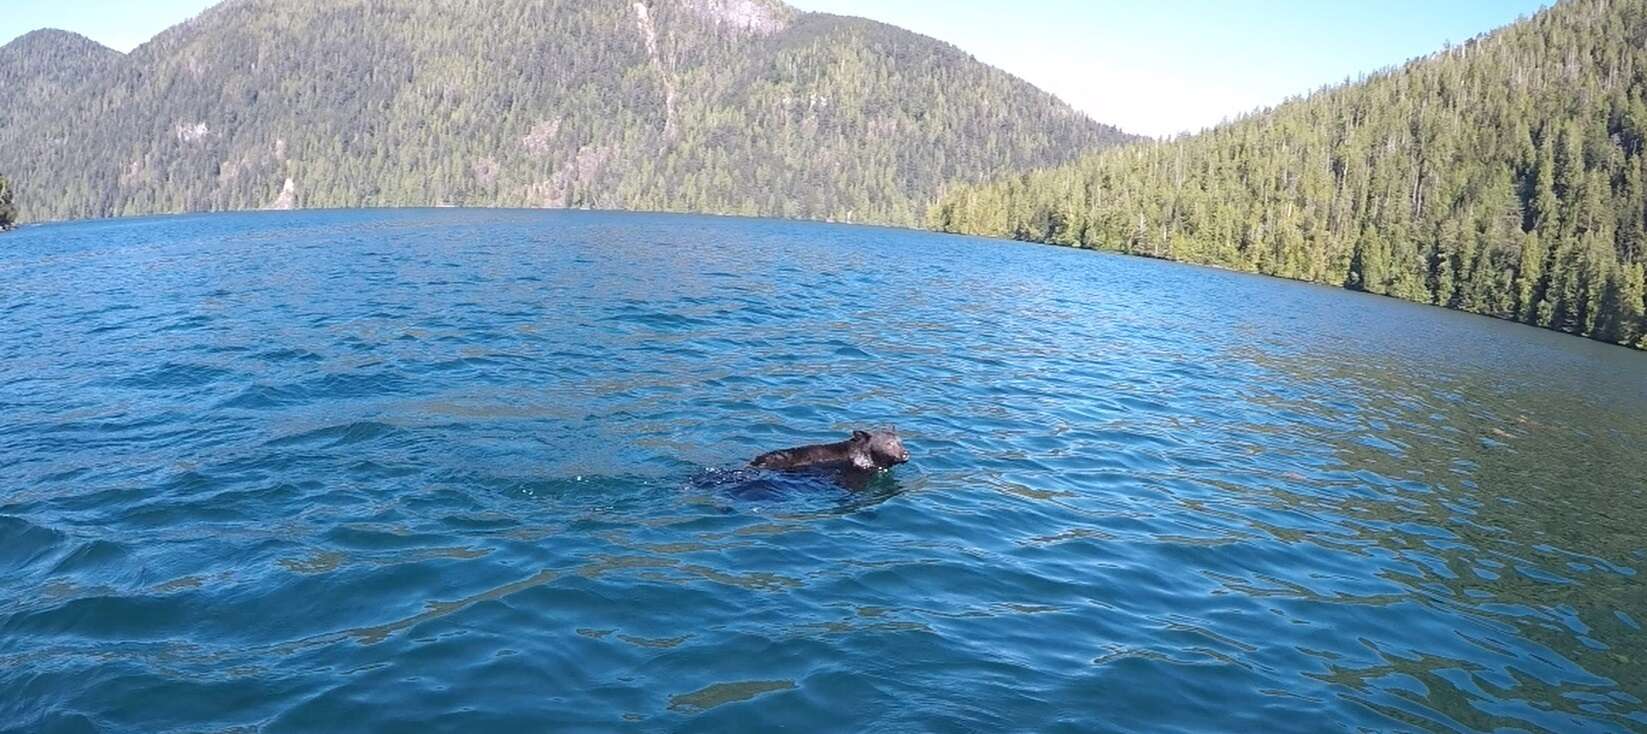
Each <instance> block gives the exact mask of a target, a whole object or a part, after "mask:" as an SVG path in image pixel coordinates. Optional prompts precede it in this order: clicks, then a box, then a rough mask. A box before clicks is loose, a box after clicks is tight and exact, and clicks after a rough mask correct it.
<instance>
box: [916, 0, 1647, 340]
mask: <svg viewBox="0 0 1647 734" xmlns="http://www.w3.org/2000/svg"><path fill="white" fill-rule="evenodd" d="M1644 142H1647V0H1565V1H1564V2H1561V3H1559V4H1558V5H1556V6H1555V7H1553V8H1551V9H1549V10H1546V11H1544V12H1542V13H1540V14H1539V15H1537V16H1536V17H1533V18H1531V19H1527V20H1525V21H1523V22H1520V23H1517V24H1515V25H1512V26H1510V27H1508V28H1506V29H1503V30H1501V31H1499V32H1496V33H1493V34H1491V35H1488V36H1484V37H1481V38H1478V39H1475V40H1473V41H1470V42H1468V43H1465V44H1463V45H1461V46H1457V47H1454V48H1449V49H1446V50H1445V51H1442V52H1440V53H1437V54H1435V55H1433V56H1430V57H1427V58H1424V59H1420V60H1417V61H1414V62H1412V63H1410V64H1407V65H1406V66H1404V67H1401V68H1398V69H1394V70H1390V71H1388V72H1385V73H1380V74H1377V75H1375V76H1373V77H1371V78H1368V79H1365V80H1361V81H1357V82H1355V83H1349V84H1346V85H1344V86H1341V87H1337V88H1333V89H1327V90H1323V91H1321V92H1319V93H1316V94H1314V95H1311V96H1309V97H1307V98H1304V99H1299V100H1295V101H1292V102H1289V103H1287V104H1284V105H1281V106H1280V107H1277V108H1275V109H1273V110H1268V111H1265V112H1261V113H1258V114H1255V115H1252V116H1250V117H1248V118H1246V119H1243V120H1239V121H1237V122H1234V123H1231V124H1227V125H1224V126H1221V127H1218V128H1216V129H1214V130H1211V131H1209V132H1206V133H1203V134H1200V135H1195V136H1189V137H1184V138H1181V139H1178V140H1175V141H1172V142H1165V143H1159V144H1150V145H1139V146H1132V147H1128V148H1124V149H1121V150H1115V151H1110V152H1104V153H1099V154H1096V155H1092V156H1090V157H1087V158H1084V159H1083V160H1081V161H1078V162H1075V163H1072V164H1068V165H1063V166H1059V167H1052V168H1049V169H1045V170H1039V171H1035V172H1032V173H1029V174H1025V175H1019V176H1013V177H1010V178H1004V179H1002V180H998V181H996V182H993V183H990V184H987V185H980V186H963V187H956V188H954V189H952V190H950V191H949V192H948V193H947V195H946V196H945V197H944V198H943V200H942V202H941V204H940V205H939V206H938V207H935V209H934V211H933V219H932V222H931V223H932V225H933V226H935V227H936V228H939V229H943V230H947V231H951V232H964V233H973V234H983V235H991V236H1003V237H1015V238H1019V239H1026V240H1036V241H1041V242H1050V243H1057V244H1064V245H1078V246H1083V247H1093V248H1101V249H1108V250H1119V251H1122V252H1128V253H1133V254H1140V255H1147V256H1152V257H1162V258H1171V259H1174V260H1184V261H1189V262H1197V263H1208V264H1214V265H1220V266H1224V267H1229V268H1237V269H1240V270H1247V271H1256V272H1260V273H1267V274H1271V275H1278V276H1283V277H1287V278H1297V279H1303V280H1311V281H1318V282H1323V283H1331V284H1338V285H1343V286H1346V287H1349V288H1357V289H1362V290H1366V291H1370V292H1373V293H1381V294H1387V295H1391V296H1395V297H1398V298H1405V299H1409V300H1413V301H1420V302H1425V303H1434V304H1438V305H1443V306H1448V307H1452V308H1457V309H1463V310H1466V311H1471V312H1475V313H1481V314H1489V315H1492V316H1497V317H1499V318H1505V319H1515V320H1519V321H1524V322H1526V323H1530V324H1537V325H1539V326H1544V327H1549V328H1553V329H1560V330H1563V331H1568V332H1573V333H1577V334H1582V335H1585V336H1589V337H1593V338H1596V339H1602V340H1605V341H1610V342H1617V343H1622V344H1629V345H1633V346H1637V347H1647V339H1644V333H1647V323H1644V321H1643V310H1644V306H1647V304H1644V291H1647V289H1644V286H1643V280H1644V278H1643V266H1644V263H1647V189H1644V178H1647V152H1644V150H1643V146H1644Z"/></svg>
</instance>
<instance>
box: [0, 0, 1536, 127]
mask: <svg viewBox="0 0 1647 734" xmlns="http://www.w3.org/2000/svg"><path fill="white" fill-rule="evenodd" d="M0 1H3V2H4V3H5V5H6V6H7V7H6V8H5V9H4V10H0V41H4V40H9V39H11V38H13V37H16V36H19V35H22V34H23V33H26V32H28V31H31V30H34V29H36V28H41V27H54V28H63V29H65V30H71V31H75V32H78V33H83V34H85V35H87V36H90V37H92V38H94V39H96V40H98V41H100V42H102V43H104V44H107V45H109V46H113V47H114V48H117V49H120V50H122V51H129V50H131V49H132V48H133V47H135V46H137V45H138V44H140V43H142V42H143V41H145V40H148V39H149V38H150V37H152V36H153V35H154V34H156V33H158V32H160V31H161V30H163V29H164V28H166V27H168V26H170V25H173V24H175V23H178V22H181V21H183V20H185V19H187V18H189V17H191V16H193V15H195V14H196V13H198V12H200V11H201V10H202V9H204V8H206V7H208V6H209V5H211V4H212V3H213V2H214V0H0ZM792 4H794V5H796V6H798V7H800V8H802V9H805V10H817V11H823V12H831V13H841V14H846V15H862V16H866V17H871V18H875V19H876V20H883V21H886V22H888V23H893V24H895V25H900V26H903V27H905V28H909V29H911V30H915V31H919V32H921V33H925V34H927V35H930V36H935V37H938V38H941V39H943V40H945V41H949V42H951V43H954V44H955V45H957V46H960V47H961V48H963V49H966V50H967V51H969V52H971V53H972V54H973V55H975V56H977V57H978V58H979V59H981V60H983V61H985V62H988V63H990V64H994V65H996V66H999V67H1001V68H1004V69H1006V70H1007V71H1010V72H1012V73H1014V74H1017V75H1018V76H1021V77H1023V78H1025V79H1028V80H1029V81H1031V82H1033V83H1035V84H1037V85H1039V86H1041V87H1042V88H1044V89H1047V90H1049V91H1051V92H1054V93H1056V94H1057V95H1058V96H1060V97H1063V98H1064V99H1065V100H1067V101H1068V102H1070V103H1071V104H1073V105H1075V106H1076V107H1078V108H1080V109H1082V110H1085V111H1086V112H1087V113H1088V114H1090V115H1092V116H1093V117H1094V118H1095V119H1098V120H1100V121H1102V122H1107V123H1110V124H1114V125H1118V126H1120V127H1121V128H1122V129H1125V130H1128V131H1131V132H1137V133H1141V134H1146V135H1167V134H1171V133H1174V132H1178V131H1181V130H1194V129H1199V128H1202V127H1206V126H1210V125H1214V124H1217V123H1218V122H1219V121H1220V120H1222V119H1224V118H1226V117H1233V116H1236V115H1239V114H1241V113H1243V112H1247V111H1250V110H1252V109H1254V108H1257V107H1262V106H1267V105H1272V104H1275V103H1276V102H1279V101H1281V100H1283V99H1285V98H1286V97H1288V96H1291V95H1295V94H1299V93H1303V92H1307V91H1309V90H1312V89H1314V88H1316V87H1319V86H1321V85H1323V84H1330V83H1334V82H1338V81H1342V80H1343V79H1345V78H1346V77H1350V76H1355V75H1358V74H1362V73H1365V72H1369V71H1373V70H1375V69H1379V68H1382V67H1385V66H1389V65H1391V64H1396V63H1400V62H1402V61H1405V60H1407V59H1409V58H1412V57H1414V56H1419V55H1423V54H1426V53H1429V52H1431V51H1434V50H1437V49H1439V48H1441V46H1442V45H1443V44H1445V43H1447V42H1448V41H1452V42H1461V41H1463V40H1465V39H1468V38H1470V37H1472V36H1474V35H1476V34H1478V33H1480V32H1482V31H1486V30H1489V29H1492V28H1495V27H1498V26H1501V25H1504V24H1506V23H1509V22H1512V21H1514V20H1515V19H1516V18H1517V17H1519V16H1522V15H1528V14H1531V13H1533V12H1535V11H1537V10H1538V9H1539V8H1540V7H1542V6H1544V5H1545V4H1547V3H1546V2H1545V0H1155V1H1154V2H1146V1H1141V0H792Z"/></svg>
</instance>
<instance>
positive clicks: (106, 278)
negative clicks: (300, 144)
mask: <svg viewBox="0 0 1647 734" xmlns="http://www.w3.org/2000/svg"><path fill="white" fill-rule="evenodd" d="M1644 418H1647V355H1643V354H1639V353H1634V352H1630V351H1626V350H1623V349H1619V348H1615V347H1608V346H1604V345H1600V344H1596V343H1592V342H1587V341H1583V340H1580V339H1577V338H1573V337H1566V336H1562V335H1558V334H1553V333H1548V332H1543V331H1538V330H1535V329H1531V328H1527V327H1521V326H1515V325H1511V324H1506V323H1501V322H1496V321H1492V320H1490V319H1485V318H1478V317H1472V316H1466V315H1461V314H1456V313H1450V312H1447V311H1442V310H1439V309H1432V308H1426V307H1421V306H1415V305H1410V304H1403V303H1399V302H1396V301H1391V300H1386V299H1380V298H1375V297H1370V296H1362V295H1357V294H1352V293H1348V292H1343V291H1338V290H1333V289H1327V288H1319V287H1312V286H1306V285H1300V284H1295V283H1288V282H1282V281H1276V280H1268V279H1261V278H1255V277H1249V276H1243V275H1235V274H1229V273H1222V272H1217V271H1212V270H1205V269H1198V268H1191V267H1185V266H1179V265H1172V264H1166V263H1159V262H1152V261H1146V260H1137V259H1127V258H1121V257H1114V256H1105V255H1095V254H1092V253H1084V252H1076V251H1071V250H1063V249H1055V248H1047V247H1040V246H1030V245H1017V244H1009V243H999V242H989V241H983V240H972V239H962V238H952V237H941V236H933V235H926V234H919V233H911V232H901V231H890V230H879V229H868V228H855V227H840V226H827V225H814V224H794V223H784V222H772V221H754V220H735V219H732V220H728V219H712V218H699V217H673V216H640V215H614V214H594V213H533V212H494V211H407V212H344V213H339V212H322V213H300V214H252V215H228V216H207V217H188V218H166V219H153V220H131V221H117V222H109V223H87V224H74V225H59V226H47V227H39V228H33V229H29V230H24V231H22V232H18V233H13V234H11V235H7V236H5V237H3V238H0V573H3V574H4V575H3V578H4V581H5V583H4V584H3V585H0V729H7V730H17V731H30V732H36V731H38V732H57V731H64V732H72V731H93V730H109V731H142V732H165V731H191V732H193V731H201V732H205V731H225V730H250V729H261V730H265V731H270V732H323V731H368V730H376V731H386V730H405V731H453V730H464V731H477V732H478V731H503V732H526V731H564V730H611V729H619V730H624V729H628V730H636V731H651V730H658V729H678V730H686V731H769V730H776V729H778V728H780V727H788V728H789V729H791V730H819V731H882V732H894V731H900V732H901V731H941V732H962V731H979V732H996V731H1011V730H1017V731H1030V730H1034V731H1168V730H1175V731H1258V732H1321V731H1354V730H1361V729H1398V730H1434V731H1451V730H1494V729H1503V730H1531V731H1538V730H1549V731H1563V732H1565V731H1596V732H1611V731H1641V730H1647V714H1644V713H1643V710H1644V708H1647V705H1644V703H1643V698H1644V697H1647V633H1644V632H1643V630H1642V625H1643V624H1647V591H1644V589H1647V582H1644V579H1643V577H1642V573H1643V570H1644V569H1647V532H1644V530H1643V528H1644V527H1647V496H1644V479H1643V478H1644V477H1647V452H1644V451H1643V449H1642V447H1643V446H1647V420H1644ZM880 424H896V425H897V426H898V427H899V428H900V429H901V430H902V432H903V435H904V437H905V441H906V443H907V444H908V446H909V448H910V450H911V451H912V452H913V454H914V460H913V461H912V462H911V463H910V464H908V465H905V466H903V467H900V468H898V469H897V470H896V471H895V472H894V473H892V474H891V475H890V476H887V477H884V478H882V479H881V480H879V481H877V482H876V483H875V484H873V485H872V486H871V487H869V488H868V489H866V490H863V491H860V492H852V491H848V490H845V489H841V488H839V487H836V486H834V485H832V484H830V483H828V482H827V481H822V480H817V479H809V478H790V479H785V478H774V477H766V476H761V475H759V474H754V473H750V472H746V471H737V469H738V467H739V466H740V465H741V464H743V463H744V462H746V461H747V460H748V458H749V457H751V456H753V455H754V454H756V453H759V452H761V451H764V450H768V449H773V448H779V447H783V446H787V445H793V444H796V443H806V442H812V441H821V440H835V439H837V438H839V437H840V436H842V435H843V434H844V433H845V432H847V431H848V430H850V429H852V428H854V427H865V426H875V425H880Z"/></svg>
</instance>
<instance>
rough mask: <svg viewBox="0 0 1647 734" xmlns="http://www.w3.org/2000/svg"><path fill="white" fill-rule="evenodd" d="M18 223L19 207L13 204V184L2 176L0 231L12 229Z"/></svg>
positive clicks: (0, 179)
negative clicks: (13, 224) (14, 223)
mask: <svg viewBox="0 0 1647 734" xmlns="http://www.w3.org/2000/svg"><path fill="white" fill-rule="evenodd" d="M16 221H17V207H16V206H15V205H14V204H13V202H12V193H11V182H10V181H7V180H6V177H5V176H0V231H5V230H7V229H10V228H11V225H12V223H13V222H16Z"/></svg>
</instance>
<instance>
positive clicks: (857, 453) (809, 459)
mask: <svg viewBox="0 0 1647 734" xmlns="http://www.w3.org/2000/svg"><path fill="white" fill-rule="evenodd" d="M906 461H909V451H908V450H907V449H905V448H904V442H903V440H902V439H900V438H899V437H898V432H897V431H896V430H886V431H874V432H868V431H853V432H852V437H851V438H849V439H847V440H845V441H839V442H836V443H820V444H812V445H809V446H796V447H795V448H790V449H782V450H779V451H769V452H767V453H764V454H761V455H760V456H757V457H755V459H754V461H751V462H749V465H750V466H753V467H755V468H757V469H771V470H774V471H788V472H817V473H827V474H831V475H834V477H835V479H836V481H838V482H840V483H841V484H843V485H845V486H847V487H849V488H852V489H861V488H863V486H864V485H866V484H868V483H869V480H870V479H871V478H873V477H874V476H875V475H876V474H879V473H881V472H883V471H886V470H887V469H891V468H892V467H894V466H897V465H899V464H902V463H904V462H906Z"/></svg>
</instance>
